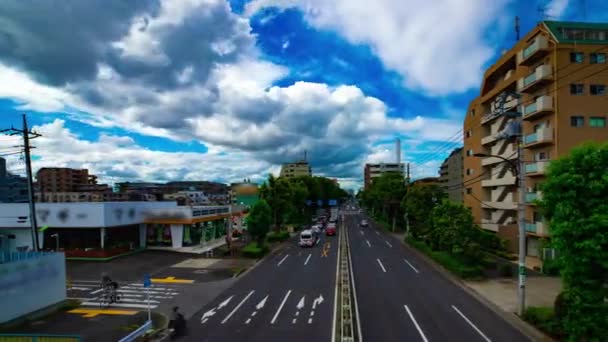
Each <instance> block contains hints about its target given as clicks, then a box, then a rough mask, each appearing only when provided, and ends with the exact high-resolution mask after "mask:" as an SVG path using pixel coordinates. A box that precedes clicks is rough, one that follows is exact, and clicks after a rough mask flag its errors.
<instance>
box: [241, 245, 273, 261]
mask: <svg viewBox="0 0 608 342" xmlns="http://www.w3.org/2000/svg"><path fill="white" fill-rule="evenodd" d="M242 252H243V256H246V257H248V258H255V259H257V258H261V257H262V256H264V254H266V253H267V252H268V246H266V245H262V246H261V247H260V246H258V243H257V242H250V243H249V244H248V245H247V246H245V248H243V251H242Z"/></svg>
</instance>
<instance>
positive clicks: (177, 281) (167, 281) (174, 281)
mask: <svg viewBox="0 0 608 342" xmlns="http://www.w3.org/2000/svg"><path fill="white" fill-rule="evenodd" d="M151 280H152V283H153V284H192V283H194V280H189V279H175V277H166V278H152V279H151Z"/></svg>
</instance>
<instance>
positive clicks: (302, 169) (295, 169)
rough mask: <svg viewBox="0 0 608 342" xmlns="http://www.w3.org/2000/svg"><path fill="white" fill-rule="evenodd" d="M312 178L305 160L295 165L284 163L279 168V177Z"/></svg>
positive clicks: (310, 170)
mask: <svg viewBox="0 0 608 342" xmlns="http://www.w3.org/2000/svg"><path fill="white" fill-rule="evenodd" d="M299 176H312V169H311V168H310V164H308V162H307V161H305V160H300V161H297V162H295V163H285V164H283V165H282V166H281V174H280V177H287V178H289V177H299Z"/></svg>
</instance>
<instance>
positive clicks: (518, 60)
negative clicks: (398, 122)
mask: <svg viewBox="0 0 608 342" xmlns="http://www.w3.org/2000/svg"><path fill="white" fill-rule="evenodd" d="M607 44H608V24H590V23H574V22H554V21H544V22H541V23H540V24H539V25H538V26H537V27H535V28H534V29H533V30H532V31H530V32H529V33H528V34H527V35H526V36H525V37H524V38H523V39H521V40H520V41H519V42H517V43H516V44H515V46H514V47H513V48H512V49H511V50H510V51H508V52H506V53H505V54H504V55H503V56H502V57H501V58H500V59H499V60H498V61H497V62H496V63H495V64H494V65H492V66H491V67H490V68H489V69H488V70H487V71H486V72H485V75H484V79H483V83H482V86H481V91H480V95H479V96H478V97H477V98H476V99H474V100H473V101H472V102H471V104H470V106H469V108H468V112H467V115H466V118H465V121H464V127H463V129H464V179H463V181H464V189H465V193H464V203H465V204H466V205H467V206H468V207H470V208H471V209H472V212H473V215H474V217H475V219H476V221H477V222H478V223H479V224H480V225H481V227H482V228H484V229H486V230H490V231H494V232H496V233H497V234H498V235H500V236H501V237H503V238H506V239H507V240H508V241H509V242H510V247H511V249H512V250H513V251H515V250H517V238H518V230H517V212H516V209H517V204H518V189H517V179H516V172H514V170H513V168H512V167H511V166H510V163H507V162H505V161H504V159H506V160H509V161H515V160H516V159H517V157H518V156H517V141H515V140H513V139H504V138H502V135H501V133H503V132H504V131H505V130H506V128H508V127H510V125H511V122H512V121H514V120H519V119H520V117H521V119H522V131H523V137H522V139H521V140H523V141H522V146H523V156H522V158H523V160H524V164H525V165H524V170H523V172H524V177H525V189H526V190H525V192H526V193H525V201H526V203H525V204H526V215H525V222H526V253H527V255H529V256H532V257H536V256H538V255H539V253H540V251H539V239H540V238H547V237H549V229H548V227H547V222H546V221H545V219H544V218H543V216H542V214H541V212H540V210H538V208H537V207H536V205H535V199H538V198H541V197H542V194H541V193H540V192H539V190H538V189H539V184H540V183H542V181H543V178H544V175H545V170H546V168H547V166H548V165H549V163H550V161H551V160H554V159H556V158H558V157H559V156H561V155H563V154H565V153H568V152H569V151H570V149H572V148H573V147H575V146H577V145H579V144H580V143H583V142H585V141H588V140H595V141H605V140H607V139H608V129H607V128H606V119H607V117H606V115H607V111H606V104H607V101H608V94H607V92H606V86H607V84H608V73H607V72H606V67H607V61H606V59H607V58H606V57H607V52H608V51H605V47H606V45H607ZM503 93H505V94H512V95H509V96H508V97H506V98H505V100H506V102H505V104H504V110H506V111H508V112H511V113H512V115H501V114H500V112H501V109H500V108H499V104H500V101H499V100H498V99H499V95H501V94H503ZM478 153H481V154H486V155H492V156H488V157H483V158H478V157H475V156H474V155H475V154H478ZM494 156H497V157H494Z"/></svg>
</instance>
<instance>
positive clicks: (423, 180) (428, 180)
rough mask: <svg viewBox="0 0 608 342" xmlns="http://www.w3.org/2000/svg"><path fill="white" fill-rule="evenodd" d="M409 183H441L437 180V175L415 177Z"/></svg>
mask: <svg viewBox="0 0 608 342" xmlns="http://www.w3.org/2000/svg"><path fill="white" fill-rule="evenodd" d="M411 185H412V186H414V185H441V183H440V182H439V177H425V178H420V179H416V180H415V181H413V182H412V184H411Z"/></svg>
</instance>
